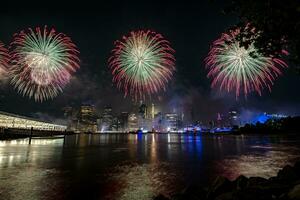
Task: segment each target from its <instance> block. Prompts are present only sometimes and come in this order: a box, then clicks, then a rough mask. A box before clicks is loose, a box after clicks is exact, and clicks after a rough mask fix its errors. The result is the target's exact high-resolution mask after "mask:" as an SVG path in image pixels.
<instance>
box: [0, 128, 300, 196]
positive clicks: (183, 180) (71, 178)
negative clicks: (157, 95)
mask: <svg viewBox="0 0 300 200" xmlns="http://www.w3.org/2000/svg"><path fill="white" fill-rule="evenodd" d="M297 159H300V138H296V137H294V138H287V137H279V136H271V137H269V136H192V135H177V134H161V135H159V134H146V135H127V134H108V135H105V134H101V135H100V134H99V135H84V134H81V135H73V136H67V137H66V138H65V139H63V138H61V139H52V140H51V139H33V140H32V143H31V145H29V144H28V139H20V140H12V141H0V199H5V200H21V199H22V200H23V199H26V200H35V199H44V200H59V199H76V198H77V199H78V198H82V199H83V198H84V199H124V200H127V199H151V198H152V197H153V196H155V195H157V194H159V193H162V194H164V195H166V196H170V195H172V194H174V193H176V192H178V191H180V190H181V189H183V188H184V187H186V186H187V185H189V184H191V183H200V184H208V182H210V181H211V180H212V179H213V178H215V177H216V176H218V175H223V176H226V177H228V178H230V179H234V178H236V177H237V176H239V175H240V174H243V175H245V176H262V177H265V178H268V177H271V176H274V175H276V173H277V172H278V170H279V169H280V168H282V167H283V166H284V165H286V164H293V163H294V162H295V161H296V160H297Z"/></svg>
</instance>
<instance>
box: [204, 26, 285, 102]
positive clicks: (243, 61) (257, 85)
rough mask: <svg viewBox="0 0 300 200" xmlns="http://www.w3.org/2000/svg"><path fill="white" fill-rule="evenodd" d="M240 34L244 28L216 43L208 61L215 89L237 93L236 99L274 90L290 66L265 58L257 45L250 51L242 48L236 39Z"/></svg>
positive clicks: (277, 60)
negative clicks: (273, 86) (272, 87)
mask: <svg viewBox="0 0 300 200" xmlns="http://www.w3.org/2000/svg"><path fill="white" fill-rule="evenodd" d="M252 31H253V30H252ZM239 33H240V29H236V30H234V31H230V32H229V33H228V34H227V33H224V34H222V36H221V38H219V39H218V40H216V41H215V42H214V43H213V45H212V47H211V49H210V51H209V54H208V57H207V58H206V60H205V61H206V66H207V68H208V69H209V72H208V77H209V78H212V87H215V86H219V87H220V89H221V90H222V89H224V90H226V91H228V92H230V91H235V94H236V97H238V96H239V95H240V93H243V94H244V95H245V97H246V96H247V95H248V94H249V93H250V92H253V91H256V92H257V93H258V94H259V95H261V94H262V90H263V89H264V88H268V89H269V90H270V91H271V86H272V85H273V83H274V80H275V79H276V77H278V76H279V75H281V73H282V72H281V69H282V68H286V67H287V64H286V63H285V62H284V61H283V60H281V59H280V58H275V57H273V56H269V57H266V56H263V55H262V54H261V53H259V52H258V51H257V50H256V49H255V47H254V44H253V43H252V44H250V45H249V47H248V48H247V49H246V48H244V47H242V46H241V45H240V43H239V42H238V41H237V39H236V37H237V36H238V34H239ZM283 53H285V54H287V52H286V51H283Z"/></svg>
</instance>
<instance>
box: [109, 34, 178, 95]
mask: <svg viewBox="0 0 300 200" xmlns="http://www.w3.org/2000/svg"><path fill="white" fill-rule="evenodd" d="M112 54H113V55H112V56H111V57H110V59H109V66H110V69H111V70H112V75H113V81H114V82H115V83H116V85H117V87H118V88H119V89H122V90H124V91H125V96H127V95H130V96H133V97H134V98H135V99H136V100H137V99H139V98H145V95H149V96H151V94H154V93H157V92H158V91H160V90H161V89H165V85H166V84H167V83H168V81H169V80H170V79H171V78H172V76H173V72H174V71H175V67H174V63H175V58H174V56H173V54H174V50H173V49H172V48H171V47H170V43H169V42H168V41H167V40H166V39H164V38H163V36H162V35H160V34H157V33H155V32H153V31H132V32H131V33H130V34H129V36H124V37H123V38H122V40H121V41H116V42H115V49H113V50H112Z"/></svg>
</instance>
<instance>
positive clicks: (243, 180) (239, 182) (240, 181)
mask: <svg viewBox="0 0 300 200" xmlns="http://www.w3.org/2000/svg"><path fill="white" fill-rule="evenodd" d="M234 184H235V188H236V189H237V190H241V189H244V188H245V187H246V186H247V185H248V178H247V177H245V176H243V175H240V176H239V177H238V178H237V179H235V181H234Z"/></svg>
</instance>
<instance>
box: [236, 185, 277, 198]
mask: <svg viewBox="0 0 300 200" xmlns="http://www.w3.org/2000/svg"><path fill="white" fill-rule="evenodd" d="M233 197H234V198H233V199H234V200H272V199H273V198H274V197H273V195H272V194H270V193H267V192H266V191H264V190H263V189H260V188H245V189H243V190H238V191H236V192H235V193H234V195H233Z"/></svg>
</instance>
